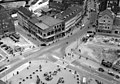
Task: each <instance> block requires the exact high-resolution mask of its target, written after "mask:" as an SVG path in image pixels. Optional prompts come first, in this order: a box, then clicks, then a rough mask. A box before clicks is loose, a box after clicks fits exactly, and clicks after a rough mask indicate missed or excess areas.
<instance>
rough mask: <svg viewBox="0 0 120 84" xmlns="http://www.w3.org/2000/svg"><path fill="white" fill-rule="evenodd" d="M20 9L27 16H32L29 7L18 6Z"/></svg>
mask: <svg viewBox="0 0 120 84" xmlns="http://www.w3.org/2000/svg"><path fill="white" fill-rule="evenodd" d="M18 10H19V11H20V12H22V13H23V14H24V15H25V16H27V17H31V16H32V14H33V13H32V12H31V11H29V10H28V9H27V8H25V7H22V6H21V7H20V8H18Z"/></svg>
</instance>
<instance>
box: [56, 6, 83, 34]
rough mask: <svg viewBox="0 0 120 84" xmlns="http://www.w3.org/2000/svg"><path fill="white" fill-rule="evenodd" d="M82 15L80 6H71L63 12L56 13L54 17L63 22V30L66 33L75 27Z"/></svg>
mask: <svg viewBox="0 0 120 84" xmlns="http://www.w3.org/2000/svg"><path fill="white" fill-rule="evenodd" d="M82 13H83V9H82V7H81V6H78V5H72V6H70V7H68V8H67V9H66V10H65V11H62V12H61V13H58V14H57V15H56V16H55V17H56V18H58V19H61V20H64V21H65V30H66V33H69V32H70V31H72V30H73V29H72V28H74V26H75V24H77V23H78V22H79V21H80V20H81V18H82V17H81V15H82Z"/></svg>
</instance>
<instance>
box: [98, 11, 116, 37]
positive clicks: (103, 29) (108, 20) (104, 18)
mask: <svg viewBox="0 0 120 84" xmlns="http://www.w3.org/2000/svg"><path fill="white" fill-rule="evenodd" d="M114 17H115V16H114V13H113V12H112V11H111V10H109V9H106V10H104V11H103V12H100V14H99V16H98V27H97V28H96V32H97V33H98V34H106V35H109V34H111V33H112V28H113V20H114Z"/></svg>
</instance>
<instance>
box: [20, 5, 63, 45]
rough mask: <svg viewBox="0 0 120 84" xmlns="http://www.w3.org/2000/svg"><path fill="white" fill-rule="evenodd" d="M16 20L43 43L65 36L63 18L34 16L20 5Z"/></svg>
mask: <svg viewBox="0 0 120 84" xmlns="http://www.w3.org/2000/svg"><path fill="white" fill-rule="evenodd" d="M18 20H19V25H21V26H22V27H23V28H24V29H25V30H26V31H28V32H29V33H31V34H33V35H34V36H36V37H37V38H38V39H39V40H40V41H41V42H43V43H48V42H52V41H55V40H58V39H59V38H61V37H63V36H65V24H64V21H63V20H60V19H55V18H53V17H51V16H47V15H43V16H41V17H36V16H34V14H32V13H31V12H30V11H29V10H28V9H26V8H24V7H21V8H20V9H19V11H18Z"/></svg>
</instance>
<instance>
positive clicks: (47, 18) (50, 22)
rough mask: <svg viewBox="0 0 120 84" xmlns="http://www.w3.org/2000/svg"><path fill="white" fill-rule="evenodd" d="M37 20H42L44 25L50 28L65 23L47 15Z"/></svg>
mask: <svg viewBox="0 0 120 84" xmlns="http://www.w3.org/2000/svg"><path fill="white" fill-rule="evenodd" d="M37 19H38V20H41V21H42V22H43V23H44V24H46V25H48V26H53V25H56V24H58V23H61V22H63V20H60V19H55V18H53V17H50V16H47V15H44V16H41V17H39V18H37Z"/></svg>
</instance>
